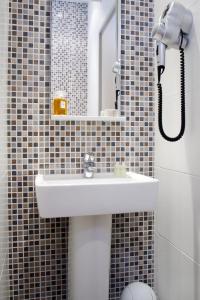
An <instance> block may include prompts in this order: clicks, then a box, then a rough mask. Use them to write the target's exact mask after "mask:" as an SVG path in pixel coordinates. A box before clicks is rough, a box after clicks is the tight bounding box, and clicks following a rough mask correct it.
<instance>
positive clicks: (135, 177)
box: [35, 172, 158, 187]
mask: <svg viewBox="0 0 200 300" xmlns="http://www.w3.org/2000/svg"><path fill="white" fill-rule="evenodd" d="M154 182H155V183H156V182H158V180H157V179H155V178H152V177H149V176H145V175H141V174H137V173H134V172H126V176H124V177H118V176H115V175H114V173H109V172H108V173H96V174H95V176H94V177H93V178H89V179H88V178H84V177H83V175H82V174H72V175H70V174H50V175H42V174H38V175H36V178H35V184H36V186H40V187H41V186H43V187H47V186H49V187H53V186H54V187H56V186H58V187H59V186H84V185H85V186H89V185H92V186H94V185H116V184H119V185H121V184H134V183H135V184H140V183H141V184H143V183H146V184H147V183H151V184H152V183H154Z"/></svg>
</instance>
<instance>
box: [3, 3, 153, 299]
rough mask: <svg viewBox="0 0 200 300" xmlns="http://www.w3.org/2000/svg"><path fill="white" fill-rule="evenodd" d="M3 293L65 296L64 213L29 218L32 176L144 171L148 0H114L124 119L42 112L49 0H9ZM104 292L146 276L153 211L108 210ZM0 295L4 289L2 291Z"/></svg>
mask: <svg viewBox="0 0 200 300" xmlns="http://www.w3.org/2000/svg"><path fill="white" fill-rule="evenodd" d="M9 1H10V4H9V6H10V7H9V14H10V30H9V49H8V50H9V60H8V63H9V72H8V75H9V80H8V87H9V103H8V135H9V144H8V145H9V155H8V159H9V193H8V200H9V211H8V212H9V232H10V233H9V235H10V245H9V246H10V248H9V249H10V250H9V274H10V298H9V299H10V300H18V299H19V300H21V299H29V300H35V299H40V300H47V299H53V300H54V299H56V300H58V299H59V300H60V299H67V293H68V287H67V285H66V284H67V240H68V220H67V219H65V218H63V219H51V220H48V219H47V220H45V219H41V218H39V215H38V209H37V203H36V198H35V188H34V176H35V175H36V174H37V173H38V172H40V173H46V174H49V173H81V172H82V158H83V155H84V153H85V152H86V151H93V152H94V153H95V157H96V162H97V170H98V171H99V172H100V171H104V172H105V171H112V170H113V166H114V164H115V162H116V161H125V163H126V165H127V169H131V170H135V171H137V172H140V173H144V174H147V175H152V174H153V150H154V149H153V145H154V141H153V134H154V132H153V45H152V41H151V39H150V37H149V36H150V30H151V27H152V22H153V2H152V0H144V1H143V0H140V1H139V0H135V1H129V0H122V99H121V107H122V114H123V115H126V117H127V121H126V122H125V123H122V124H120V123H102V122H67V123H66V122H53V121H51V120H50V108H51V105H50V98H51V95H50V94H51V91H50V75H51V70H50V64H51V55H50V53H51V49H50V21H51V1H50V0H23V1H22V0H9ZM111 252H112V253H111V255H112V257H111V276H110V299H112V300H119V296H120V293H121V290H122V289H123V287H124V286H125V285H126V284H128V282H132V281H133V280H142V281H144V282H147V283H149V284H150V285H152V284H153V215H152V213H145V212H144V213H140V214H137V213H134V214H125V215H114V216H113V232H112V249H111ZM5 299H8V298H5Z"/></svg>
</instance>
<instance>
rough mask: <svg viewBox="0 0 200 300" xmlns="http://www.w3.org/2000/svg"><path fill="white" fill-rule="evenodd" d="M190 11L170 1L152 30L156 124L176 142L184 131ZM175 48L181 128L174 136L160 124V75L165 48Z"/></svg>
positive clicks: (190, 22) (162, 70)
mask: <svg viewBox="0 0 200 300" xmlns="http://www.w3.org/2000/svg"><path fill="white" fill-rule="evenodd" d="M192 23H193V17H192V13H191V12H190V11H189V10H188V9H187V8H185V7H184V6H183V5H182V4H180V3H178V2H174V1H173V2H170V3H169V4H168V5H167V7H166V8H165V10H164V12H163V14H162V16H161V17H160V20H159V23H158V24H156V25H155V26H154V28H153V31H152V36H153V38H154V39H155V40H156V56H157V70H158V96H159V101H158V102H159V104H158V125H159V130H160V133H161V135H162V136H163V137H164V138H165V139H166V140H167V141H169V142H176V141H178V140H179V139H181V138H182V136H183V134H184V131H185V62H184V49H185V48H186V47H187V45H188V42H189V33H190V31H191V28H192ZM170 48H175V49H179V50H180V64H181V130H180V132H179V134H178V135H177V136H176V137H169V136H167V135H166V134H165V132H164V129H163V124H162V85H161V83H160V81H161V75H162V74H163V72H164V70H165V54H166V50H167V49H170Z"/></svg>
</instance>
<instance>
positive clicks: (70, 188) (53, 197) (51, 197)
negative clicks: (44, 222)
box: [35, 172, 158, 218]
mask: <svg viewBox="0 0 200 300" xmlns="http://www.w3.org/2000/svg"><path fill="white" fill-rule="evenodd" d="M35 184H36V196H37V201H38V207H39V213H40V216H41V217H43V218H56V217H74V216H89V215H104V214H116V213H126V212H134V211H137V212H139V211H153V210H154V208H155V201H156V195H157V189H158V180H156V179H153V178H150V177H147V176H143V175H139V174H136V173H133V172H128V173H126V176H124V177H120V178H119V177H115V176H114V174H112V173H101V174H95V177H94V178H92V179H86V178H83V177H82V175H47V176H43V175H37V176H36V180H35Z"/></svg>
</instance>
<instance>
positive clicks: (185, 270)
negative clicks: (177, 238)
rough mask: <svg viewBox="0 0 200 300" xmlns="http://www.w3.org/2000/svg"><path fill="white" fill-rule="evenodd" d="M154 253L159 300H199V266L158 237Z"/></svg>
mask: <svg viewBox="0 0 200 300" xmlns="http://www.w3.org/2000/svg"><path fill="white" fill-rule="evenodd" d="M155 253H156V255H157V257H158V260H156V262H157V265H156V284H157V289H158V290H159V300H199V299H200V284H199V282H200V265H199V264H196V263H194V262H193V261H192V260H191V259H190V258H189V257H187V256H185V255H183V254H182V253H181V252H180V251H179V250H178V249H176V247H174V246H173V245H172V244H171V243H169V242H168V241H167V240H166V239H165V238H162V237H160V236H159V235H158V236H157V237H156V251H155ZM161 279H162V280H161Z"/></svg>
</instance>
